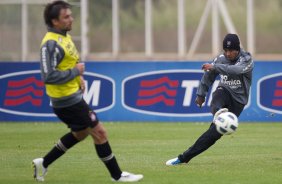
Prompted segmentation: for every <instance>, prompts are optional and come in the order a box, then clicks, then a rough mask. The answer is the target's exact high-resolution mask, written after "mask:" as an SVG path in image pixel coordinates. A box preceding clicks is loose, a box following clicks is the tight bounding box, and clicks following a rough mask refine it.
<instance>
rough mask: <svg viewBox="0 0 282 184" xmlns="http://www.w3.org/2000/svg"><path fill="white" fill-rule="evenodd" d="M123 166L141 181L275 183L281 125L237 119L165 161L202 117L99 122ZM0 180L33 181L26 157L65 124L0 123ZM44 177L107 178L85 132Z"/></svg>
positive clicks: (187, 141)
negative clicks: (231, 128) (212, 139)
mask: <svg viewBox="0 0 282 184" xmlns="http://www.w3.org/2000/svg"><path fill="white" fill-rule="evenodd" d="M105 126H106V128H107V130H108V135H109V139H110V143H111V145H112V149H113V151H114V154H115V155H116V157H117V159H118V162H119V164H120V166H121V168H122V169H123V170H126V171H129V172H134V173H142V174H144V180H142V181H141V182H140V183H144V184H178V183H181V184H182V183H189V184H198V183H199V184H226V183H228V184H260V183H261V184H268V183H269V184H276V183H277V184H278V183H279V184H280V183H281V181H282V142H281V141H282V133H281V132H282V126H281V124H279V123H241V124H240V126H239V128H238V131H237V132H236V133H235V134H233V135H229V136H224V137H222V139H221V140H219V141H218V142H217V143H216V144H215V145H214V146H213V147H211V148H210V149H209V150H207V151H206V152H204V153H202V154H201V155H199V156H198V157H195V158H194V159H193V160H191V162H190V163H189V164H185V165H181V166H173V167H168V166H166V165H165V164H164V163H165V161H166V160H168V159H170V158H172V157H175V156H177V155H178V154H179V153H181V152H183V151H184V150H185V149H186V148H188V146H190V145H191V144H192V143H193V142H194V141H195V140H196V138H198V136H199V135H200V134H201V133H202V132H203V131H205V130H206V129H207V128H208V126H209V124H208V123H197V124H196V123H105ZM0 131H1V133H0V183H1V184H2V183H3V184H7V183H9V184H15V183H16V184H19V183H20V184H26V183H36V182H35V181H34V180H33V178H32V168H31V160H32V159H33V158H36V157H40V156H43V155H44V154H45V153H46V152H47V151H49V149H50V148H51V147H52V146H53V145H54V143H55V142H56V141H57V140H58V138H59V137H60V136H61V135H63V134H64V133H65V132H66V131H68V130H67V128H66V127H65V126H64V125H62V124H61V123H0ZM45 183H49V184H54V183H56V184H70V183H79V184H90V183H91V184H94V183H97V184H102V183H103V184H104V183H112V181H111V180H110V176H109V174H108V172H107V171H106V168H105V167H104V165H103V163H102V162H101V161H100V160H99V159H98V157H97V155H96V151H95V150H94V146H93V144H92V141H91V139H90V138H87V139H86V140H85V141H84V142H82V143H80V144H78V145H77V146H75V147H74V148H72V149H71V150H69V151H68V153H67V154H65V155H64V156H63V157H61V158H60V159H59V160H57V162H55V163H54V164H53V165H51V166H50V167H49V168H48V175H47V176H46V179H45Z"/></svg>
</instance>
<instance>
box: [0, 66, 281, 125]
mask: <svg viewBox="0 0 282 184" xmlns="http://www.w3.org/2000/svg"><path fill="white" fill-rule="evenodd" d="M202 64H203V62H196V61H169V62H161V61H158V62H152V61H144V62H141V61H140V62H135V61H134V62H120V61H118V62H97V61H95V62H86V72H85V75H84V78H85V81H86V90H85V93H84V99H85V100H86V101H87V103H89V105H90V106H91V108H92V109H94V110H95V111H96V112H97V114H98V116H99V119H100V120H101V121H129V122H130V121H163V122H210V121H211V120H212V115H211V113H210V103H211V99H212V97H211V94H212V92H213V91H214V90H215V87H216V86H217V84H218V82H219V81H218V80H216V81H215V83H214V85H213V87H212V88H211V89H210V92H209V94H208V95H207V98H206V103H205V104H204V105H203V107H202V108H199V107H197V106H196V104H195V103H194V100H195V97H196V90H197V87H198V85H199V82H200V80H201V77H202V75H203V71H202V70H201V66H202ZM281 68H282V61H257V62H255V68H254V72H253V83H252V88H251V94H250V100H249V102H248V104H247V105H246V107H245V110H244V112H243V113H242V114H241V116H240V117H239V120H240V121H244V122H274V121H275V122H279V121H281V120H282V69H281ZM0 86H1V91H0V97H1V98H0V121H58V119H57V118H56V117H55V115H54V114H53V112H52V108H51V107H50V101H49V98H48V96H47V95H46V93H45V87H44V84H43V82H42V81H41V76H40V70H39V63H37V62H32V63H31V62H10V63H7V62H0Z"/></svg>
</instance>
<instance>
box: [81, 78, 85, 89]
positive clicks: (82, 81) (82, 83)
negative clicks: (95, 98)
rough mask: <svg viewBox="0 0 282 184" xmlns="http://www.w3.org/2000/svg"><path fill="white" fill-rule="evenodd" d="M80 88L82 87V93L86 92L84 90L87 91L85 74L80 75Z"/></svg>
mask: <svg viewBox="0 0 282 184" xmlns="http://www.w3.org/2000/svg"><path fill="white" fill-rule="evenodd" d="M80 89H81V91H82V93H84V91H85V81H84V78H83V76H80Z"/></svg>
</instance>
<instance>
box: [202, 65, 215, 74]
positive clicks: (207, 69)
mask: <svg viewBox="0 0 282 184" xmlns="http://www.w3.org/2000/svg"><path fill="white" fill-rule="evenodd" d="M212 69H213V64H210V63H205V64H203V65H202V70H204V71H206V72H208V71H210V70H212Z"/></svg>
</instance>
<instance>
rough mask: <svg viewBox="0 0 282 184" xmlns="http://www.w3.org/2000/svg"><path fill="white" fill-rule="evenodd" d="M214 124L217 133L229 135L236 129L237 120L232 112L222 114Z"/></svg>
mask: <svg viewBox="0 0 282 184" xmlns="http://www.w3.org/2000/svg"><path fill="white" fill-rule="evenodd" d="M214 124H215V126H216V130H217V131H218V133H220V134H222V135H230V134H232V133H234V132H235V131H236V129H237V128H238V125H239V124H238V118H237V116H236V115H235V114H233V113H232V112H223V113H221V114H220V115H219V116H218V117H217V118H216V119H215V120H214Z"/></svg>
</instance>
